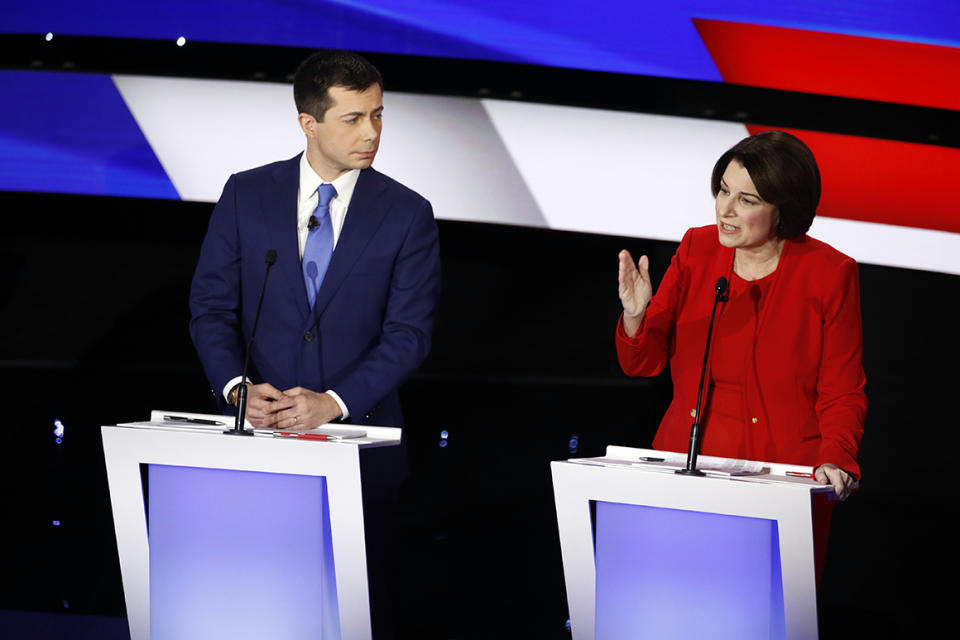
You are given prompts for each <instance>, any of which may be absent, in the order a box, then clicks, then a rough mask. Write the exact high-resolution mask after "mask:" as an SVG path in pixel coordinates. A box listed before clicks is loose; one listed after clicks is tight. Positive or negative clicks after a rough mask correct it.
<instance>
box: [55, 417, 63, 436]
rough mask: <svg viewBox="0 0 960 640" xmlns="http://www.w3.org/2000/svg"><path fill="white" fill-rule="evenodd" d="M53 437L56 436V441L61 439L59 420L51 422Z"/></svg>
mask: <svg viewBox="0 0 960 640" xmlns="http://www.w3.org/2000/svg"><path fill="white" fill-rule="evenodd" d="M53 435H55V436H57V438H58V439H59V438H62V437H63V423H62V422H60V421H59V420H54V421H53Z"/></svg>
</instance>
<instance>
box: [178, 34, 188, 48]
mask: <svg viewBox="0 0 960 640" xmlns="http://www.w3.org/2000/svg"><path fill="white" fill-rule="evenodd" d="M185 44H187V39H186V38H184V37H183V36H180V37H179V38H177V46H178V47H182V46H183V45H185Z"/></svg>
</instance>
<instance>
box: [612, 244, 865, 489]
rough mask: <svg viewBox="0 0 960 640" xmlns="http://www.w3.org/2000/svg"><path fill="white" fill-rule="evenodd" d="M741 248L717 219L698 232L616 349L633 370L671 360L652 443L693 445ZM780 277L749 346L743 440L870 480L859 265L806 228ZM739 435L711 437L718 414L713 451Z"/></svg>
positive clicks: (755, 456) (757, 449)
mask: <svg viewBox="0 0 960 640" xmlns="http://www.w3.org/2000/svg"><path fill="white" fill-rule="evenodd" d="M733 255H734V250H733V249H728V248H726V247H723V246H722V245H721V244H720V242H719V240H718V236H717V228H716V225H710V226H707V227H700V228H696V229H690V230H689V231H687V233H686V234H685V235H684V237H683V241H682V242H681V243H680V247H679V248H678V249H677V252H676V253H675V254H674V256H673V259H672V260H671V262H670V267H669V268H668V269H667V273H666V275H665V276H664V278H663V281H662V282H661V283H660V287H659V289H658V290H657V292H656V294H655V295H654V296H653V298H652V299H651V300H650V304H649V306H648V307H647V311H646V314H645V316H644V319H643V324H642V325H641V327H640V330H639V331H638V332H637V335H636V337H634V338H630V337H628V336H627V335H626V334H625V333H624V331H623V320H622V317H621V320H620V323H619V324H618V327H617V337H616V343H617V356H618V357H619V360H620V366H621V367H623V370H624V372H626V373H627V374H628V375H632V376H653V375H656V374H658V373H659V372H660V371H661V370H662V369H663V367H664V365H667V364H669V365H670V375H671V377H672V379H673V401H672V402H671V404H670V407H669V408H668V409H667V413H666V415H664V417H663V420H662V421H661V423H660V428H659V429H658V431H657V435H656V437H655V438H654V440H653V445H654V447H656V448H657V449H662V450H665V451H680V452H685V451H686V450H687V446H688V443H689V439H690V426H691V424H692V422H693V419H692V417H691V411H692V410H693V409H694V407H695V406H696V402H697V386H698V383H699V381H700V369H701V366H702V364H703V349H704V345H705V341H706V332H707V324H708V323H709V320H710V310H711V308H712V306H713V300H714V286H715V285H716V282H717V278H718V277H720V276H726V278H727V280H728V281H729V280H730V277H731V275H732V273H733ZM773 278H774V279H773V282H772V283H771V288H770V292H769V294H768V297H767V299H766V301H765V302H764V305H763V307H762V309H761V312H760V314H761V315H760V321H759V327H758V330H757V332H758V333H757V339H756V343H755V345H754V348H753V349H752V350H749V351H747V352H746V353H744V354H743V355H744V358H745V359H746V367H745V369H744V370H745V371H747V372H748V374H747V379H746V380H744V394H743V403H744V404H743V416H744V420H745V425H744V427H745V434H746V437H743V434H740V435H739V436H738V439H739V438H742V442H741V443H740V445H737V446H741V447H742V448H745V450H744V451H743V457H744V458H747V459H752V460H763V461H766V462H784V463H794V464H804V465H813V466H819V465H821V464H825V463H833V464H835V465H837V466H838V467H840V468H842V469H844V470H846V471H848V472H849V473H851V474H853V475H854V476H856V477H857V478H859V477H860V466H859V464H857V453H858V451H859V448H860V440H861V437H862V436H863V420H864V415H865V414H866V408H867V399H866V396H865V395H864V393H863V386H864V383H865V382H866V379H865V377H864V373H863V368H862V366H861V354H862V351H863V339H862V335H861V334H862V329H861V321H860V284H859V278H858V273H857V264H856V262H854V261H853V259H852V258H849V257H848V256H845V255H844V254H842V253H840V252H839V251H837V250H836V249H834V248H832V247H831V246H829V245H827V244H825V243H823V242H820V241H819V240H814V239H813V238H810V237H808V236H804V237H802V238H799V239H797V240H787V241H786V243H785V244H784V248H783V253H782V254H781V255H780V262H779V264H778V266H777V270H776V272H775V274H774V276H773ZM724 306H725V305H724V304H723V303H721V304H720V307H719V308H718V311H717V314H718V317H719V316H722V314H723V310H724ZM718 325H719V321H717V322H715V324H714V331H715V332H716V329H717V326H718ZM730 437H733V436H732V435H731V436H728V435H726V434H723V433H713V434H711V432H710V424H709V419H708V420H707V422H706V424H705V425H704V441H703V448H702V452H703V453H704V454H706V455H710V454H711V450H716V449H717V448H718V447H719V446H722V445H729V444H730V443H728V442H725V441H724V440H725V439H726V438H730ZM722 448H723V449H729V446H722Z"/></svg>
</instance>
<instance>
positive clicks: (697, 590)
mask: <svg viewBox="0 0 960 640" xmlns="http://www.w3.org/2000/svg"><path fill="white" fill-rule="evenodd" d="M596 516H597V519H596V561H597V609H596V637H597V640H617V639H620V638H623V639H627V638H629V639H631V640H634V639H637V638H711V639H712V640H725V639H729V640H742V639H743V638H755V639H758V638H770V639H771V640H782V639H784V638H785V637H786V631H785V626H784V617H783V580H782V578H781V573H780V547H779V539H778V533H777V523H776V521H774V520H764V519H760V518H744V517H739V516H728V515H720V514H715V513H700V512H695V511H681V510H678V509H662V508H656V507H646V506H637V505H628V504H617V503H611V502H597V512H596Z"/></svg>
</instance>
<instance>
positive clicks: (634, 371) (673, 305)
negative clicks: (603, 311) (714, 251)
mask: <svg viewBox="0 0 960 640" xmlns="http://www.w3.org/2000/svg"><path fill="white" fill-rule="evenodd" d="M692 235H693V234H692V230H690V231H687V233H686V234H685V235H684V236H683V240H682V241H681V242H680V246H679V247H678V248H677V251H676V253H674V254H673V257H672V258H671V259H670V266H669V267H668V268H667V272H666V274H664V276H663V280H662V281H661V282H660V286H659V287H658V288H657V292H656V293H655V294H654V295H653V297H652V298H650V303H649V304H648V305H647V310H646V313H645V314H644V316H643V322H642V323H641V324H640V328H639V329H638V330H637V335H635V336H634V337H632V338H631V337H630V336H628V335H627V334H626V333H625V332H624V330H623V314H622V313H621V314H620V319H619V321H618V322H617V333H616V344H617V359H618V360H619V361H620V367H621V368H622V369H623V372H624V373H626V374H627V375H630V376H655V375H657V374H658V373H660V372H661V371H662V370H663V368H664V366H666V364H667V362H668V360H669V358H670V354H671V353H672V349H673V334H674V325H675V324H676V321H677V314H678V313H679V307H680V298H681V296H682V295H683V288H684V286H685V284H684V283H685V281H686V277H685V272H686V267H685V265H686V261H687V258H688V257H689V254H690V245H691V242H692Z"/></svg>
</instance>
